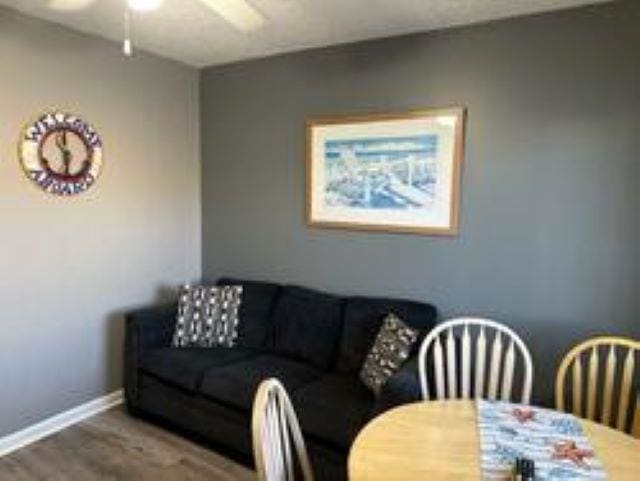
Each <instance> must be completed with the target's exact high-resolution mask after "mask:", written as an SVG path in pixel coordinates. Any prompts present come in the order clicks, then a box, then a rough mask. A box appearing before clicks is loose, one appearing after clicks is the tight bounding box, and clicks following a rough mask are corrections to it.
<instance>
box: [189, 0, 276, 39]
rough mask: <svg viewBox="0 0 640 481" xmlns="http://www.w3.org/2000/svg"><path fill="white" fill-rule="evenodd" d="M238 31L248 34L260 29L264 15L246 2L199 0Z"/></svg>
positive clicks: (238, 0) (242, 0)
mask: <svg viewBox="0 0 640 481" xmlns="http://www.w3.org/2000/svg"><path fill="white" fill-rule="evenodd" d="M200 1H201V2H202V3H204V4H205V5H206V6H207V7H209V8H210V9H211V10H213V11H214V12H216V13H217V14H218V15H220V16H221V17H222V18H223V19H225V20H226V21H227V22H229V23H230V24H231V25H233V26H234V27H235V28H237V29H238V30H242V31H243V32H250V31H253V30H257V29H259V28H260V27H262V26H263V25H264V23H265V21H266V19H265V17H264V15H263V14H262V13H260V11H258V9H256V8H255V7H254V6H253V5H251V4H250V3H249V2H248V1H247V0H200Z"/></svg>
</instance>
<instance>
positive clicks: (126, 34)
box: [122, 5, 133, 57]
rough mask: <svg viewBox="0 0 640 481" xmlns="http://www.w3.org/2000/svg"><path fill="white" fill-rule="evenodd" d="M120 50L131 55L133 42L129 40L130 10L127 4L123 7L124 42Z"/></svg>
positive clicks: (126, 54)
mask: <svg viewBox="0 0 640 481" xmlns="http://www.w3.org/2000/svg"><path fill="white" fill-rule="evenodd" d="M122 52H123V53H124V54H125V56H127V57H131V56H133V43H132V41H131V10H130V9H129V5H125V7H124V43H123V45H122Z"/></svg>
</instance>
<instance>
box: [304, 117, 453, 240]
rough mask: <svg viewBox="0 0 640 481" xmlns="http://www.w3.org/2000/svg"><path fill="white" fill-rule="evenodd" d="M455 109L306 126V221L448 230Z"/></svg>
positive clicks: (429, 232)
mask: <svg viewBox="0 0 640 481" xmlns="http://www.w3.org/2000/svg"><path fill="white" fill-rule="evenodd" d="M464 118H465V113H464V109H462V108H450V109H436V110H428V111H419V112H416V111H413V112H408V113H405V114H390V115H373V116H363V117H343V118H330V119H319V120H312V121H309V122H308V125H307V135H308V137H307V149H308V150H307V219H308V223H309V225H312V226H319V227H337V228H346V229H358V230H374V231H387V232H406V233H413V234H425V235H455V234H456V233H457V232H458V205H459V188H460V170H461V163H462V152H463V140H464V135H463V132H464Z"/></svg>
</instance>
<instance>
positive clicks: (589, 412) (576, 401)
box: [556, 337, 640, 438]
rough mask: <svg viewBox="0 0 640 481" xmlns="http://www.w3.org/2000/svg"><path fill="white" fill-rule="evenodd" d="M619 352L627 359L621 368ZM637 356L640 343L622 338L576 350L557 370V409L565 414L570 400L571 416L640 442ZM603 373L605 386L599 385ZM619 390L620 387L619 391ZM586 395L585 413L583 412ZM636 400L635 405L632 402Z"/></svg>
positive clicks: (585, 344)
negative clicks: (635, 383)
mask: <svg viewBox="0 0 640 481" xmlns="http://www.w3.org/2000/svg"><path fill="white" fill-rule="evenodd" d="M625 351H626V354H625V353H624V352H625ZM618 352H621V353H622V358H623V359H624V362H623V364H622V366H620V367H619V366H618V357H617V354H618ZM638 352H640V341H636V340H633V339H625V338H622V337H596V338H593V339H589V340H587V341H585V342H582V343H580V344H578V345H577V346H575V347H574V348H573V349H571V350H570V351H569V352H568V353H567V355H566V356H565V357H564V359H563V360H562V362H561V363H560V367H559V368H558V374H557V375H556V408H557V409H558V410H560V411H565V410H566V401H567V398H568V397H570V398H571V412H573V414H575V415H576V416H580V417H584V418H587V419H590V420H592V421H598V422H600V423H602V424H605V425H607V426H611V427H615V428H616V429H619V430H621V431H626V432H631V433H632V434H633V435H634V436H635V437H637V438H640V395H639V393H638V392H635V393H634V392H633V383H634V370H635V362H636V354H637V353H638ZM605 358H606V360H605ZM587 359H588V362H587V366H586V378H587V380H584V377H585V374H584V371H585V369H584V364H583V361H584V360H587ZM601 360H602V361H604V365H601V363H600V361H601ZM601 371H604V385H602V386H600V381H599V379H600V374H601ZM569 372H570V375H569ZM569 377H570V378H571V384H570V386H571V389H570V392H569V390H567V391H565V387H566V385H567V383H568V380H569V379H568V378H569ZM616 380H617V381H616ZM616 386H618V388H617V389H616ZM585 387H586V393H585V389H584V388H585ZM569 394H570V396H569ZM585 395H586V409H584V404H585V403H584V401H585ZM634 396H635V398H636V399H635V402H633V397H634ZM599 400H600V402H598V401H599ZM616 400H617V410H616V413H615V414H616V415H615V416H613V414H614V412H613V411H614V409H613V407H614V403H615V402H616ZM598 405H599V406H600V410H599V411H598ZM629 414H631V416H629ZM614 417H615V419H614Z"/></svg>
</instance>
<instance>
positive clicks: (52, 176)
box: [18, 112, 103, 196]
mask: <svg viewBox="0 0 640 481" xmlns="http://www.w3.org/2000/svg"><path fill="white" fill-rule="evenodd" d="M18 150H19V154H20V162H21V163H22V168H23V169H24V172H25V174H26V175H27V177H29V178H30V179H31V180H32V181H33V182H34V183H35V184H37V185H38V186H39V187H40V188H41V189H42V190H44V191H46V192H48V193H50V194H54V195H60V196H71V195H77V194H80V193H82V192H85V191H86V190H88V189H90V188H91V187H92V186H93V184H94V183H95V182H96V179H97V178H98V175H99V174H100V169H101V168H102V160H103V159H102V140H101V139H100V136H99V135H98V133H97V132H96V130H95V129H94V128H93V127H92V126H91V125H90V124H88V123H87V122H85V121H84V120H82V119H81V118H79V117H78V116H76V115H72V114H69V113H64V112H47V113H45V114H43V115H41V116H40V117H39V118H38V119H37V120H36V121H35V122H33V123H32V124H29V125H28V126H27V127H26V128H25V129H24V130H23V132H22V135H21V137H20V142H19V147H18Z"/></svg>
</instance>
